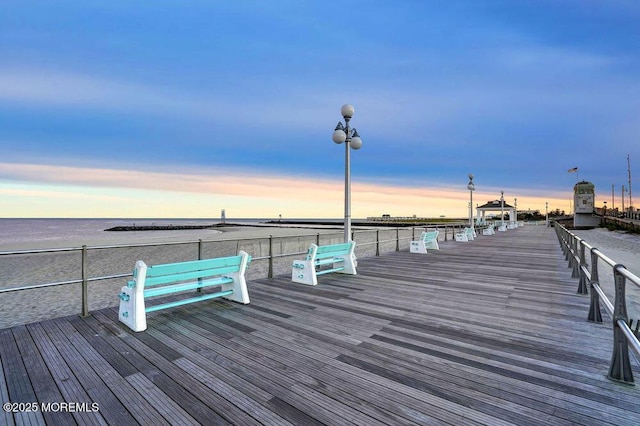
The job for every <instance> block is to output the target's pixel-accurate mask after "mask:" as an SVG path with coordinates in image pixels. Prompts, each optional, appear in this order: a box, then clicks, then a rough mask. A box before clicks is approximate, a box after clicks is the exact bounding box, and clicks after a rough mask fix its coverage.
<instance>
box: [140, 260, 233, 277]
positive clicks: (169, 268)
mask: <svg viewBox="0 0 640 426" xmlns="http://www.w3.org/2000/svg"><path fill="white" fill-rule="evenodd" d="M241 262H242V256H230V257H220V258H217V259H204V260H192V261H189V262H179V263H167V264H164V265H154V266H149V268H148V269H147V278H151V277H156V276H160V275H169V274H179V273H183V272H191V271H198V270H203V269H216V268H226V267H229V266H240V263H241Z"/></svg>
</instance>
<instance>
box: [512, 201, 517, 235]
mask: <svg viewBox="0 0 640 426" xmlns="http://www.w3.org/2000/svg"><path fill="white" fill-rule="evenodd" d="M513 225H514V226H513V227H514V228H517V227H518V199H517V198H514V199H513Z"/></svg>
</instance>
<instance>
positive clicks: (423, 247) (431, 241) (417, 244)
mask: <svg viewBox="0 0 640 426" xmlns="http://www.w3.org/2000/svg"><path fill="white" fill-rule="evenodd" d="M439 234H440V231H437V230H436V231H425V232H423V233H422V234H420V238H418V240H417V241H411V243H410V244H409V252H410V253H423V254H427V249H432V250H440V246H439V245H438V235H439Z"/></svg>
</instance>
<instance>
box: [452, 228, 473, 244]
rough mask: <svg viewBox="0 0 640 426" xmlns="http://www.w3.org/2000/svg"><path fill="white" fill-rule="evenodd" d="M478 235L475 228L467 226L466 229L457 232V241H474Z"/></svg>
mask: <svg viewBox="0 0 640 426" xmlns="http://www.w3.org/2000/svg"><path fill="white" fill-rule="evenodd" d="M475 237H476V231H475V229H473V228H469V227H465V228H464V229H462V230H460V231H458V232H456V233H455V239H456V241H463V242H467V241H473V240H474V239H475Z"/></svg>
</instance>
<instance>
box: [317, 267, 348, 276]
mask: <svg viewBox="0 0 640 426" xmlns="http://www.w3.org/2000/svg"><path fill="white" fill-rule="evenodd" d="M338 271H344V266H340V267H339V268H332V269H323V270H321V271H316V275H323V274H329V273H331V272H338Z"/></svg>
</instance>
